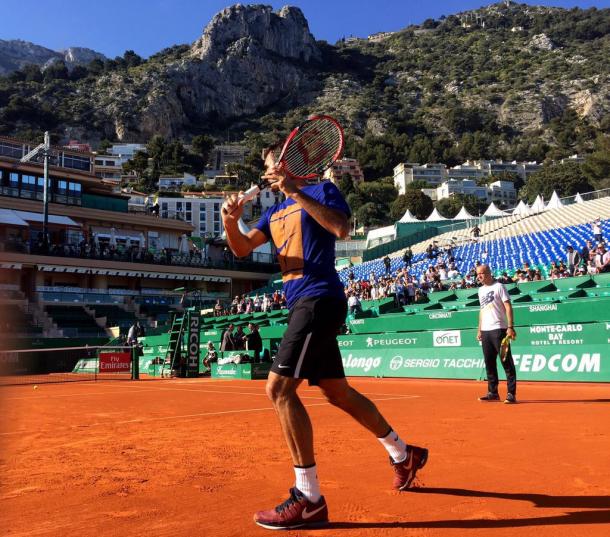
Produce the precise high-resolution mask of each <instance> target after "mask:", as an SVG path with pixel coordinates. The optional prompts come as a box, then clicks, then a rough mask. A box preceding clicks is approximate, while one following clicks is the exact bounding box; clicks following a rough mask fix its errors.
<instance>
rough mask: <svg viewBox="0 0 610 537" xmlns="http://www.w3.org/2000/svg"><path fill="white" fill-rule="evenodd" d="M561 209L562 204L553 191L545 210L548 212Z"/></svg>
mask: <svg viewBox="0 0 610 537" xmlns="http://www.w3.org/2000/svg"><path fill="white" fill-rule="evenodd" d="M561 207H563V203H561V200H560V199H559V196H558V195H557V192H555V191H554V190H553V195H552V196H551V199H550V200H549V202H548V203H547V204H546V207H545V208H546V210H547V211H548V210H549V209H561Z"/></svg>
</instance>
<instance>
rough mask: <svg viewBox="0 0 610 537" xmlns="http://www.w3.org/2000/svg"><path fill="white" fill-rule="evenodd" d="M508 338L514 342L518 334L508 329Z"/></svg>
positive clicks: (512, 329)
mask: <svg viewBox="0 0 610 537" xmlns="http://www.w3.org/2000/svg"><path fill="white" fill-rule="evenodd" d="M506 336H507V337H509V338H510V339H512V340H515V339H517V332H515V329H514V328H507V329H506Z"/></svg>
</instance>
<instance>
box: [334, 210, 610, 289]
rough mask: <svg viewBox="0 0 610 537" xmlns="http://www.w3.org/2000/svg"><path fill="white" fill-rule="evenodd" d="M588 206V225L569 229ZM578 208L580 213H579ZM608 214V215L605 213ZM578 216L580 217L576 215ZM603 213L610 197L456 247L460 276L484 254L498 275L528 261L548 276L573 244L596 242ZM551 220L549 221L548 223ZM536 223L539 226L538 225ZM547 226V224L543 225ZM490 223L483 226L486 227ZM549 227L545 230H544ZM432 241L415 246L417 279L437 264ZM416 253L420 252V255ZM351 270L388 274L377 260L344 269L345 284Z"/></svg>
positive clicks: (394, 265) (396, 260) (607, 227)
mask: <svg viewBox="0 0 610 537" xmlns="http://www.w3.org/2000/svg"><path fill="white" fill-rule="evenodd" d="M602 202H603V203H602ZM587 204H590V205H588V210H590V211H592V212H591V213H586V214H585V216H587V218H585V220H586V221H587V223H582V222H581V223H578V224H575V225H572V226H565V223H566V222H570V221H573V220H574V219H576V218H581V217H582V216H583V214H582V212H581V206H582V205H587ZM576 209H578V211H576ZM558 211H566V212H565V213H562V214H564V215H565V220H564V218H563V217H561V218H560V220H557V219H558V218H559V217H558V216H557V215H556V214H552V213H557V212H558ZM602 211H605V212H602ZM573 213H576V214H573ZM598 213H600V214H601V215H602V217H603V216H608V215H610V198H604V199H600V200H594V201H591V202H586V203H583V204H577V205H572V206H569V207H564V208H562V209H554V210H552V211H547V212H545V213H542V214H541V215H536V216H533V217H530V218H531V221H530V224H528V226H527V227H524V224H523V221H518V222H515V223H513V224H512V225H511V226H510V227H511V229H510V230H508V229H505V230H501V231H493V232H490V233H488V234H487V236H486V237H485V238H486V239H487V238H488V237H496V238H493V239H489V240H479V241H478V242H467V243H464V244H462V245H461V246H457V247H455V248H454V257H455V259H456V266H457V269H458V271H459V272H460V274H462V275H464V274H466V273H467V272H468V271H469V270H470V269H472V267H473V266H474V264H475V262H476V261H481V260H482V254H483V252H484V251H487V253H488V256H489V257H488V260H487V263H488V264H489V265H490V266H491V268H492V270H494V271H495V272H496V273H498V272H502V271H504V270H506V271H507V272H509V274H511V273H513V272H514V271H515V270H516V269H518V268H520V267H522V266H523V263H524V262H528V263H529V264H530V266H532V267H539V268H541V270H542V272H543V276H545V277H546V276H548V266H549V265H550V263H551V262H552V261H565V259H566V248H567V246H568V245H572V246H573V247H574V248H575V249H577V250H581V249H582V248H583V247H584V246H585V243H586V241H587V240H593V232H592V230H591V226H590V224H589V223H588V222H590V220H591V216H592V215H596V214H598ZM547 216H548V217H549V220H548V221H547V220H545V219H546V218H547ZM558 221H559V222H562V221H563V223H564V226H563V227H555V226H552V225H551V224H550V223H551V222H553V223H555V225H557V222H558ZM534 224H535V226H534ZM543 224H544V225H543ZM486 225H487V224H483V226H482V227H484V226H486ZM541 228H545V229H541ZM602 229H603V232H604V235H605V236H606V237H610V221H606V222H604V223H603V224H602ZM528 230H530V232H529V233H528V234H516V232H517V231H518V232H524V231H528ZM442 237H443V235H439V236H438V237H435V238H434V239H433V240H436V241H437V242H439V244H442ZM430 242H431V240H428V241H426V242H425V243H419V244H418V245H415V246H413V248H412V250H413V251H414V255H413V259H412V270H411V271H410V272H411V274H413V275H415V276H416V277H419V276H421V273H422V272H423V271H425V270H426V269H427V268H428V266H429V265H430V264H434V261H433V260H428V259H427V257H426V254H425V253H424V250H425V247H427V245H428V244H430ZM416 250H419V251H418V252H417V253H415V252H416ZM403 253H404V252H403V251H400V252H396V253H394V254H392V256H391V257H390V259H391V270H392V272H395V271H396V270H397V269H399V268H401V267H402V266H403V264H404V263H403V261H402V255H403ZM350 271H353V272H354V276H355V278H356V279H358V280H362V279H368V278H369V275H370V274H371V273H372V272H373V273H375V274H376V275H377V276H383V275H384V274H385V266H384V264H383V260H382V259H374V260H372V261H368V262H366V263H363V264H361V265H357V266H354V267H353V268H351V269H350V268H348V269H343V270H341V271H340V272H339V276H340V278H341V280H342V282H343V283H344V284H346V283H347V281H348V275H349V273H350Z"/></svg>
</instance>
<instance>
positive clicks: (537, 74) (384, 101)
mask: <svg viewBox="0 0 610 537" xmlns="http://www.w3.org/2000/svg"><path fill="white" fill-rule="evenodd" d="M188 16H193V15H192V14H188ZM425 26H427V27H426V28H421V27H408V28H405V29H404V30H402V31H399V32H394V33H392V34H388V35H384V36H381V37H379V36H378V37H377V38H374V39H349V40H347V41H345V42H341V43H337V44H336V45H335V46H331V45H328V44H325V43H322V42H316V41H315V39H314V37H313V36H312V35H311V33H310V31H309V27H308V24H307V21H306V19H305V17H304V15H303V13H302V12H301V11H300V10H299V9H298V8H294V7H284V8H282V9H280V10H277V11H274V10H273V9H272V8H271V7H269V6H264V5H253V6H252V5H250V6H244V5H239V4H238V5H235V6H232V7H229V8H226V9H224V10H223V11H221V12H220V13H218V14H217V15H216V16H215V17H214V18H213V19H212V20H211V21H210V23H209V24H208V25H207V26H206V27H205V28H204V30H203V32H202V35H201V37H199V38H198V39H197V40H196V41H195V42H194V43H192V44H190V45H180V46H176V47H172V48H170V49H167V50H165V51H161V52H160V53H158V54H155V55H154V56H152V57H151V58H149V59H148V60H147V61H145V62H143V63H141V64H138V65H131V66H125V65H122V66H116V65H115V66H114V67H112V66H106V67H104V68H103V69H101V71H102V72H101V73H100V68H99V66H98V67H97V69H89V72H88V73H86V74H85V75H84V76H83V78H80V79H78V80H71V79H70V80H65V79H64V80H51V81H49V80H47V79H46V77H45V78H44V80H42V81H38V82H36V81H31V80H29V81H28V80H24V81H23V82H21V83H15V82H13V81H9V80H7V79H0V133H1V134H14V133H17V132H19V131H20V130H27V129H38V130H46V129H51V130H54V131H55V132H56V133H60V132H61V133H62V134H63V135H64V137H65V138H69V137H74V138H81V139H84V140H88V141H91V142H93V143H95V142H96V141H99V140H100V139H101V138H109V139H119V140H131V141H142V142H145V141H147V140H148V139H150V138H151V137H152V136H153V135H155V134H161V135H162V136H164V137H167V138H172V137H185V138H188V137H189V136H190V135H192V134H196V133H201V132H210V133H218V132H221V131H224V130H225V129H226V128H227V127H233V128H234V129H235V131H238V129H242V130H243V129H244V128H252V129H254V130H256V129H257V128H262V129H265V130H269V124H270V123H273V121H275V125H271V128H272V129H273V128H284V126H282V125H281V122H282V119H281V118H283V117H284V116H285V115H286V114H287V113H293V114H294V115H295V116H298V117H302V116H304V115H306V114H308V113H310V112H312V111H314V110H315V111H324V112H326V113H332V114H334V115H336V116H337V117H339V118H340V119H341V121H342V122H343V123H344V125H345V127H346V128H347V129H348V130H349V131H350V137H352V138H353V137H354V136H355V137H360V138H362V137H364V136H369V137H372V138H377V137H383V136H385V135H395V134H404V136H406V140H407V142H411V141H412V140H413V138H415V137H417V136H420V137H422V136H425V137H426V138H427V139H429V140H436V139H438V138H444V139H445V142H443V143H445V144H446V145H447V147H448V151H450V149H451V146H457V145H459V143H460V140H462V138H463V135H464V134H465V133H473V132H476V131H482V132H483V131H484V133H485V134H486V135H487V136H488V139H493V140H495V141H496V142H497V144H498V147H499V148H500V149H501V148H503V147H510V146H513V147H514V146H516V145H518V144H520V143H521V142H520V138H523V137H530V138H531V140H536V141H538V140H542V141H544V142H546V143H548V144H549V145H550V146H553V145H554V144H557V143H558V135H557V133H558V125H557V124H558V123H561V122H562V121H564V119H562V118H564V117H565V118H566V121H572V120H571V119H570V117H572V116H574V115H575V116H576V118H577V120H578V121H581V122H582V123H580V124H578V125H577V121H573V124H574V125H575V128H578V129H581V131H582V132H585V133H586V132H587V131H590V132H591V133H593V135H594V134H595V133H596V132H606V131H607V128H608V124H609V120H608V117H609V115H610V69H609V67H608V65H609V64H608V61H607V58H608V55H609V51H610V10H607V9H606V10H595V9H592V10H578V9H573V10H563V9H559V8H546V7H536V6H531V5H524V4H513V3H510V4H509V5H508V6H507V5H506V4H505V3H504V2H502V3H498V4H495V5H491V6H488V7H486V8H482V9H480V10H476V11H473V12H467V13H461V14H457V15H450V16H448V17H446V18H442V19H440V20H439V21H432V24H427V25H425ZM24 51H27V54H26V55H27V57H29V58H30V59H32V58H33V59H35V60H36V62H38V63H39V64H41V65H42V64H44V63H45V62H48V61H56V58H57V59H63V60H64V61H66V62H68V64H70V63H75V62H81V63H86V62H87V61H90V60H91V59H93V57H95V55H96V54H97V53H95V52H93V51H89V50H88V49H69V50H68V51H65V52H64V53H61V54H60V53H56V52H53V51H50V50H48V49H44V47H37V46H36V45H33V44H31V43H25V42H7V41H0V73H1V72H2V71H1V69H2V68H3V66H6V65H8V64H11V65H13V67H12V68H14V66H15V65H17V64H18V62H19V61H21V60H19V58H23V57H24V56H23V55H24V54H25V52H24ZM20 55H21V56H20ZM58 55H59V56H58ZM11 62H12V63H11ZM107 63H112V62H107ZM4 68H5V69H6V68H7V67H4ZM19 99H21V101H20V102H19ZM3 109H4V111H5V112H6V113H4V112H3ZM39 110H42V113H40V114H38V112H39ZM244 125H247V126H246V127H244ZM593 135H589V134H587V136H589V138H590V139H592V137H593ZM564 138H566V137H565V136H564ZM583 139H584V138H583ZM531 140H528V141H527V142H524V143H525V144H526V145H528V144H531ZM466 142H468V141H466ZM400 143H401V144H404V143H405V142H404V140H402V141H401V142H400ZM418 143H419V142H418ZM583 143H589V142H588V141H585V142H583ZM397 147H398V146H397ZM414 154H415V155H416V157H417V158H420V159H422V158H424V157H425V153H424V156H417V155H418V153H417V152H416V153H414ZM441 156H442V155H441ZM416 157H413V158H416ZM371 158H372V157H371ZM401 158H402V157H401ZM426 158H428V157H426ZM430 158H431V157H430ZM436 158H440V157H438V156H437V157H436Z"/></svg>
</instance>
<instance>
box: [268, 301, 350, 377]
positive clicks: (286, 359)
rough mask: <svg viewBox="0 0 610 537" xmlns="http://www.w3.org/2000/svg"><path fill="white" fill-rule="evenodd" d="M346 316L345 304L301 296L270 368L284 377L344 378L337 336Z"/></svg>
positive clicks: (291, 314) (291, 312)
mask: <svg viewBox="0 0 610 537" xmlns="http://www.w3.org/2000/svg"><path fill="white" fill-rule="evenodd" d="M346 315H347V301H346V300H345V299H341V298H335V297H304V298H300V299H299V300H297V301H296V303H295V304H294V306H293V307H292V309H291V310H290V313H289V314H288V328H287V329H286V332H285V333H284V337H283V338H282V342H281V343H280V348H279V351H278V353H277V356H276V357H275V360H274V361H273V365H272V366H271V371H273V372H274V373H277V374H278V375H282V376H284V377H293V378H298V379H308V380H309V384H311V385H317V384H319V382H318V381H319V380H320V379H337V378H344V377H345V371H344V370H343V362H342V361H341V353H340V352H339V344H338V343H337V336H338V335H339V331H340V329H341V327H342V326H343V324H344V323H345V316H346Z"/></svg>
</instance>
